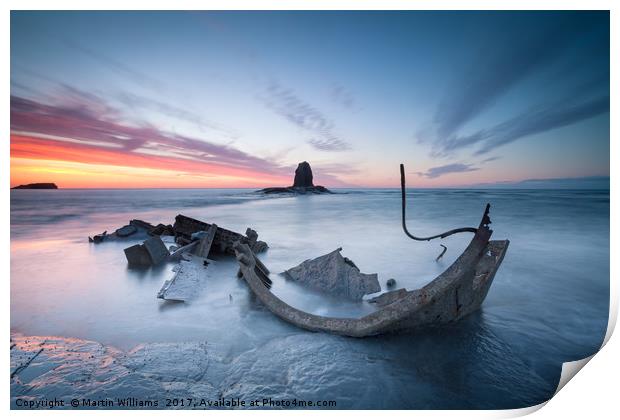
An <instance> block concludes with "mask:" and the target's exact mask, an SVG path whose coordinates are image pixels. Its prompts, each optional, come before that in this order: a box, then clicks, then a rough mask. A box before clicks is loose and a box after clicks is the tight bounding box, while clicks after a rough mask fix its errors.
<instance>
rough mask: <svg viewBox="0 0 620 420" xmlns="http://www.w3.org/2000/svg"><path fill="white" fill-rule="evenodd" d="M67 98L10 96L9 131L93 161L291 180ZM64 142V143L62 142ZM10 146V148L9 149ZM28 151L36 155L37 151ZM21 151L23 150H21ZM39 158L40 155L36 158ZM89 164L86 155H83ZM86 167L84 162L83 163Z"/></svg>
mask: <svg viewBox="0 0 620 420" xmlns="http://www.w3.org/2000/svg"><path fill="white" fill-rule="evenodd" d="M66 98H67V99H66V100H61V99H58V101H57V102H56V103H53V104H50V103H43V102H39V101H34V100H30V99H25V98H21V97H17V96H11V131H12V132H13V133H17V134H18V135H19V134H20V133H28V136H29V137H32V136H34V137H37V135H38V137H39V140H38V141H43V142H44V143H46V144H48V145H50V144H53V145H54V147H57V146H60V145H59V144H58V143H62V144H64V145H65V146H67V145H68V146H70V147H68V149H71V148H73V149H75V150H77V149H78V148H79V145H80V144H82V146H83V148H88V150H89V151H90V153H91V158H92V159H95V158H96V154H97V153H102V154H104V153H112V152H114V153H116V154H119V156H117V157H116V159H120V161H118V163H119V164H122V163H123V162H122V159H123V158H122V156H125V157H126V158H137V157H139V158H141V159H142V160H140V162H141V164H145V165H152V164H157V162H158V161H163V160H165V161H166V162H168V163H169V164H170V165H169V167H170V168H172V167H174V166H175V165H176V167H177V168H178V169H179V170H180V171H182V170H184V169H185V168H186V167H188V166H195V165H196V164H202V165H206V166H202V167H201V166H198V167H201V168H202V170H203V171H207V168H219V169H220V170H222V171H224V172H226V171H228V172H235V173H246V174H251V175H253V176H256V175H257V174H259V173H260V174H263V175H265V176H266V175H269V176H275V177H287V178H288V177H290V173H291V168H288V167H284V166H281V165H278V164H276V163H274V162H271V161H268V160H266V159H262V158H260V157H256V156H254V155H251V154H248V153H245V152H243V151H241V150H238V149H236V148H234V147H231V146H229V145H222V144H217V143H214V142H210V141H208V140H204V139H197V138H191V137H187V136H180V135H175V134H171V133H167V132H163V131H161V130H158V129H157V128H156V127H153V126H151V125H147V124H144V125H135V124H129V123H127V122H126V119H124V118H123V116H122V115H121V114H120V113H119V112H118V111H117V110H115V109H114V108H112V107H110V106H109V105H108V104H107V103H106V102H105V101H103V100H102V99H101V98H99V97H97V96H95V95H92V94H87V93H83V92H80V91H78V90H74V94H73V95H67V96H66ZM65 140H68V141H65ZM11 146H12V147H13V144H12V145H11ZM40 146H41V145H39V146H36V145H35V146H32V147H33V149H32V150H30V151H29V152H28V153H31V154H37V150H35V149H36V147H40ZM20 150H21V151H22V152H24V153H26V152H25V149H20ZM37 156H39V158H40V157H41V156H40V155H37ZM81 156H83V157H84V158H86V159H87V160H88V155H87V154H83V155H81ZM86 163H87V162H86Z"/></svg>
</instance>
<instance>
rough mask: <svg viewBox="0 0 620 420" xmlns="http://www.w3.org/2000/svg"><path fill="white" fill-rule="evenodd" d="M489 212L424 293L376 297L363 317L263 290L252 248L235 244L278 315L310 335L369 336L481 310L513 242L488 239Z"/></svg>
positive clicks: (253, 285)
mask: <svg viewBox="0 0 620 420" xmlns="http://www.w3.org/2000/svg"><path fill="white" fill-rule="evenodd" d="M488 211H489V207H488V205H487V209H486V211H485V213H484V216H483V218H482V221H481V223H480V226H479V227H478V229H477V231H476V234H475V235H474V237H473V239H472V240H471V242H470V243H469V245H468V246H467V248H466V249H465V251H464V252H463V253H462V254H461V255H460V256H459V257H458V258H457V260H456V261H454V263H452V265H451V266H450V267H448V268H447V269H446V270H445V271H444V272H443V273H442V274H440V275H439V276H438V277H437V278H435V279H434V280H433V281H431V282H430V283H428V284H427V285H426V286H424V287H422V288H421V289H417V290H412V291H406V290H404V289H401V290H398V291H394V292H388V293H385V294H384V295H381V296H380V297H379V299H376V301H377V303H379V304H380V307H379V309H377V311H375V312H373V313H371V314H368V315H366V316H364V317H361V318H335V317H325V316H319V315H314V314H310V313H307V312H304V311H301V310H299V309H296V308H293V307H292V306H290V305H289V304H287V303H286V302H284V301H282V300H281V299H280V298H278V297H277V296H276V295H274V294H273V293H272V292H271V291H270V290H269V288H268V287H266V286H265V284H264V282H263V281H262V280H261V278H260V269H257V259H256V257H255V256H254V254H253V253H252V251H251V250H250V248H249V247H248V246H247V245H246V244H243V243H236V244H235V245H234V249H235V253H236V256H237V260H238V261H239V266H240V270H241V273H242V274H243V278H244V279H245V280H246V282H247V283H248V285H249V286H250V289H252V291H253V292H254V293H255V294H256V296H257V297H258V299H259V300H260V301H261V302H262V303H263V304H264V305H265V306H266V307H267V308H268V309H269V310H270V311H271V312H273V313H274V314H275V315H277V316H278V317H280V318H282V319H283V320H285V321H287V322H290V323H291V324H293V325H296V326H298V327H300V328H304V329H306V330H310V331H323V332H329V333H333V334H339V335H345V336H351V337H366V336H371V335H377V334H382V333H386V332H391V331H398V330H408V329H413V328H417V327H422V326H428V325H438V324H444V323H448V322H452V321H455V320H457V319H460V318H462V317H463V316H465V315H467V314H469V313H471V312H473V311H475V310H476V309H478V308H479V307H480V305H481V304H482V301H483V300H484V299H485V297H486V295H487V293H488V291H489V288H490V286H491V283H492V282H493V278H494V276H495V273H496V272H497V270H498V268H499V266H500V264H501V263H502V260H503V258H504V255H505V254H506V250H507V248H508V244H509V241H508V240H501V241H490V240H489V239H490V237H491V234H492V230H490V229H489V227H488V224H489V223H490V220H489V218H488ZM260 264H261V263H260V262H259V263H258V265H260Z"/></svg>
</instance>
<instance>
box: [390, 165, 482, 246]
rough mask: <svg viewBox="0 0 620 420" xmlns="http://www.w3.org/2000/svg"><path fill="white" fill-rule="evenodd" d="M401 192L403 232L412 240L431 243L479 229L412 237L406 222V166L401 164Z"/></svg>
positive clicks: (464, 228)
mask: <svg viewBox="0 0 620 420" xmlns="http://www.w3.org/2000/svg"><path fill="white" fill-rule="evenodd" d="M400 192H401V197H402V218H403V230H404V231H405V235H407V236H409V237H410V238H411V239H413V240H415V241H430V240H431V239H436V238H446V237H448V236H450V235H454V234H455V233H463V232H471V233H476V232H477V231H478V229H476V228H472V227H463V228H458V229H452V230H449V231H447V232H444V233H440V234H439V235H434V236H427V237H419V236H415V235H412V234H411V233H410V232H409V231H408V230H407V223H406V222H405V211H406V208H407V199H406V197H405V165H403V164H402V163H401V164H400Z"/></svg>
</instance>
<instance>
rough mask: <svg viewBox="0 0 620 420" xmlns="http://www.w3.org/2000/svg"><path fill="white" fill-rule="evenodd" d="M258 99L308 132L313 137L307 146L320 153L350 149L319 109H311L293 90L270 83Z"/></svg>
mask: <svg viewBox="0 0 620 420" xmlns="http://www.w3.org/2000/svg"><path fill="white" fill-rule="evenodd" d="M259 99H260V100H261V101H262V102H263V103H264V104H265V105H266V106H267V108H269V109H271V110H272V111H273V112H275V113H276V114H278V115H280V116H281V117H284V118H285V119H286V120H287V121H289V122H290V123H291V124H294V125H296V126H297V127H299V128H301V129H303V130H306V131H308V132H309V133H311V135H312V136H313V137H312V138H311V139H309V140H308V144H310V145H311V146H313V147H314V148H316V149H318V150H322V151H332V152H340V151H343V150H349V149H351V145H350V144H349V143H348V142H347V141H345V140H344V139H342V138H340V137H339V136H337V135H336V134H334V123H333V121H332V120H330V119H329V118H328V117H327V116H325V115H324V114H323V113H322V112H321V111H320V110H319V109H317V108H315V107H313V106H312V105H310V104H309V103H307V102H306V101H304V100H303V99H302V98H301V97H299V96H298V95H297V94H296V93H295V91H294V90H292V89H289V88H287V87H284V86H282V85H281V84H280V83H278V82H275V81H273V82H271V83H270V84H269V85H268V86H267V89H266V90H265V92H264V93H263V94H261V95H259Z"/></svg>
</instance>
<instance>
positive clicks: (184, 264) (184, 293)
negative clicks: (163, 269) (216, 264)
mask: <svg viewBox="0 0 620 420" xmlns="http://www.w3.org/2000/svg"><path fill="white" fill-rule="evenodd" d="M204 261H205V259H204V258H203V257H199V256H196V255H192V254H187V253H186V254H184V255H183V258H182V259H181V261H180V262H179V264H177V265H176V266H175V267H174V268H173V269H172V271H174V275H173V276H172V278H171V279H170V280H166V281H165V282H164V284H163V286H162V287H161V289H160V291H159V292H158V293H157V297H158V298H159V299H164V300H173V301H186V300H189V299H191V298H192V297H193V296H195V294H196V292H197V291H198V290H199V289H200V287H201V283H203V280H204V279H205V278H206V269H207V266H206V265H204Z"/></svg>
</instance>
